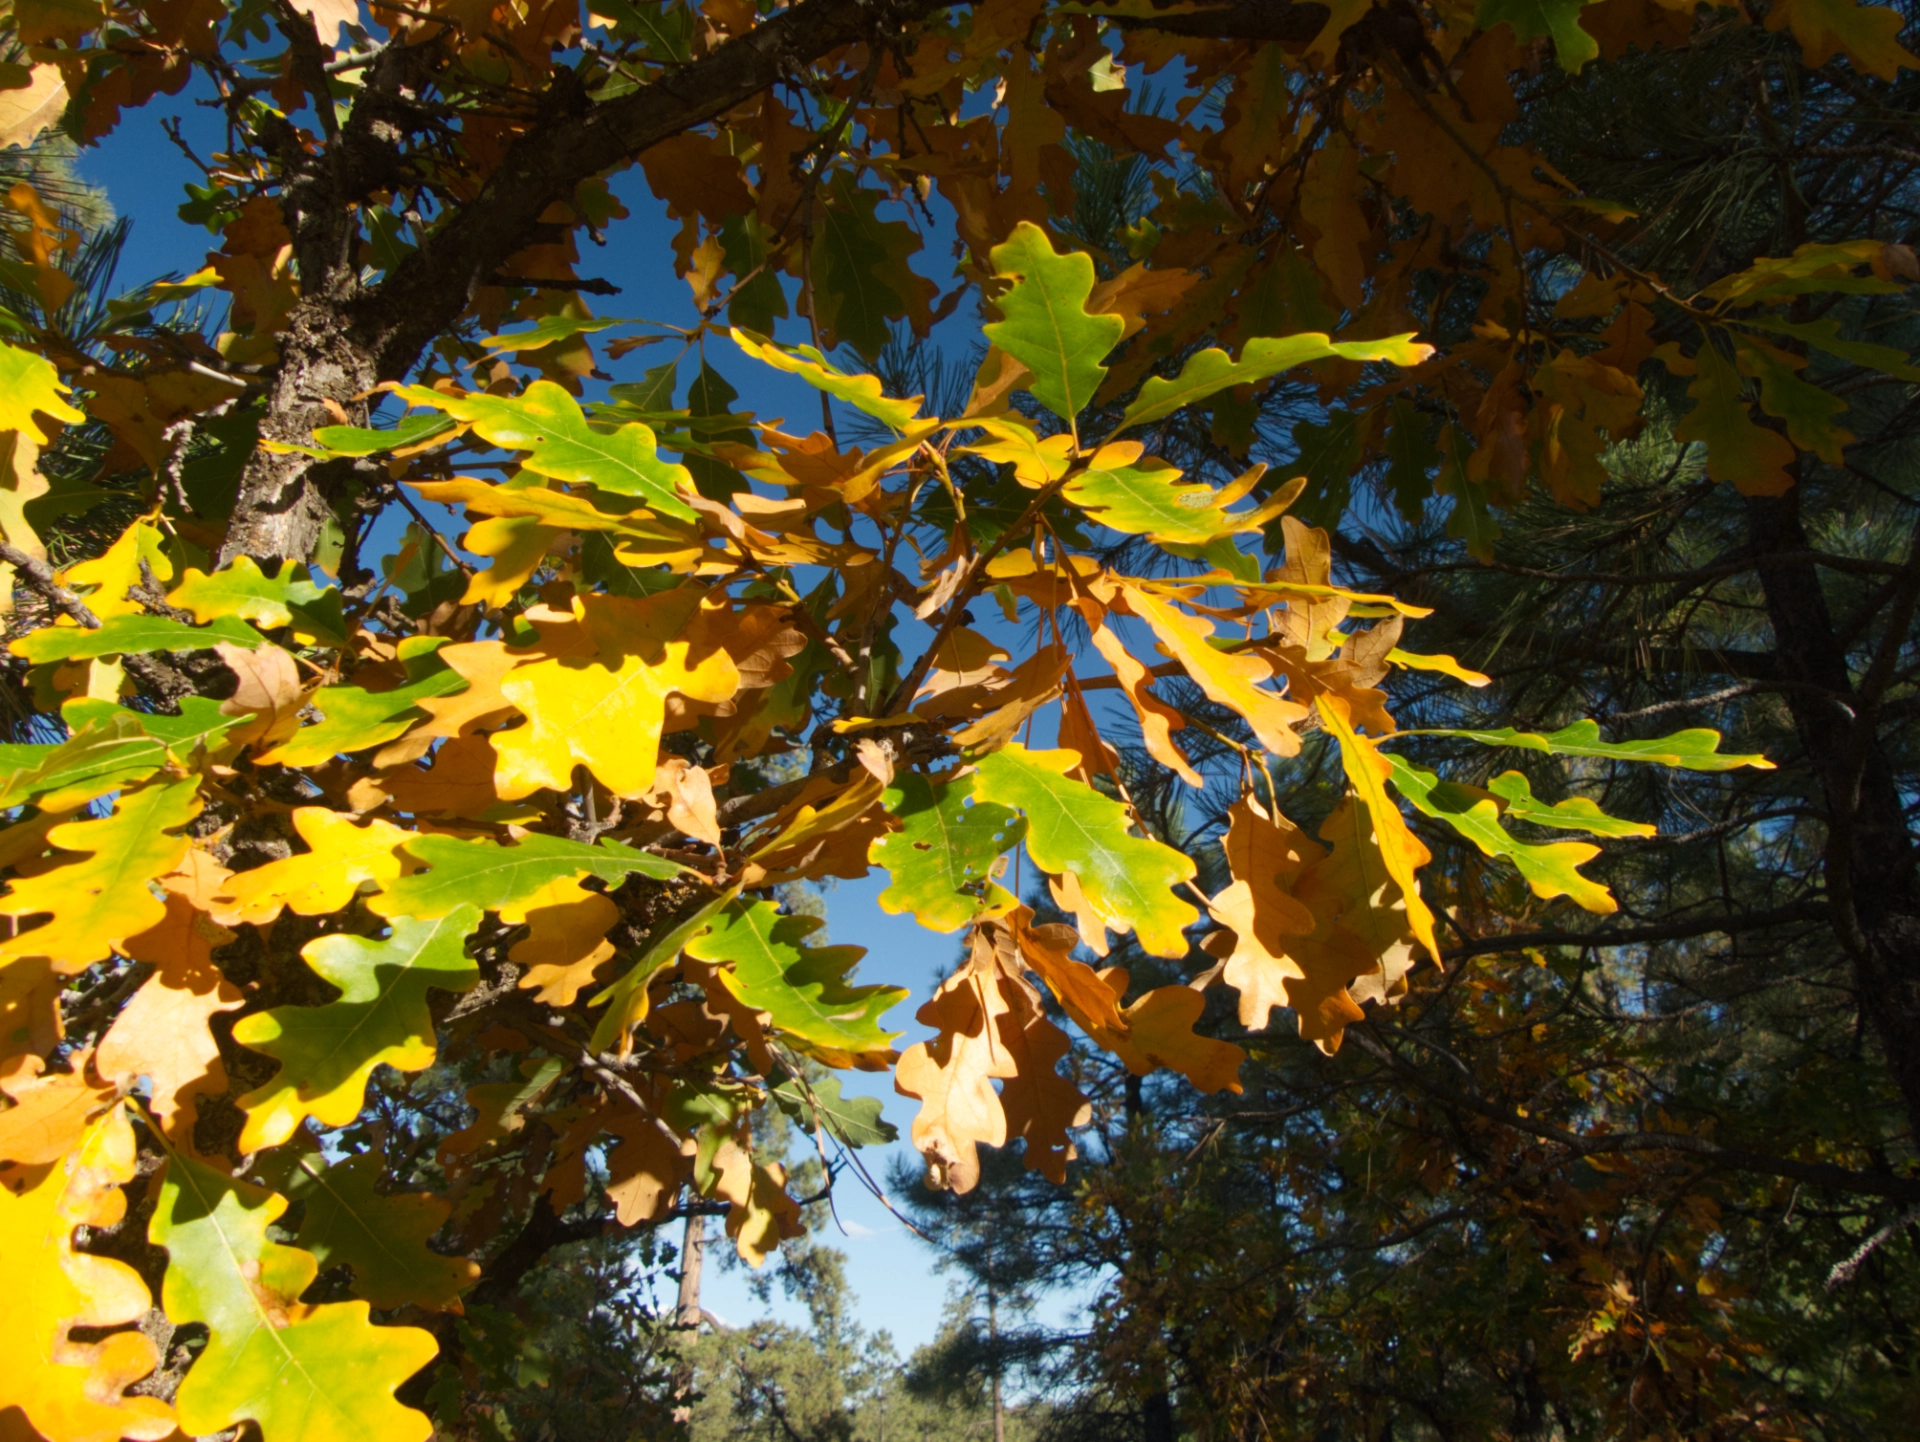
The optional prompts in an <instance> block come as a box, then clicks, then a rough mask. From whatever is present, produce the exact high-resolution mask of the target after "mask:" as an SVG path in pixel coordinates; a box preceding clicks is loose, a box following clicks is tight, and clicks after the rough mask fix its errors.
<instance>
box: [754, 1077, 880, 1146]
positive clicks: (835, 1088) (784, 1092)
mask: <svg viewBox="0 0 1920 1442" xmlns="http://www.w3.org/2000/svg"><path fill="white" fill-rule="evenodd" d="M809 1093H811V1096H809ZM771 1095H772V1097H773V1099H774V1101H775V1103H776V1104H778V1106H779V1108H780V1110H781V1111H783V1112H785V1113H786V1114H787V1115H788V1116H790V1117H792V1118H793V1119H794V1120H795V1121H796V1122H798V1123H800V1125H801V1126H803V1127H805V1128H806V1129H807V1130H808V1131H810V1132H813V1133H815V1134H816V1135H817V1134H818V1133H819V1131H820V1128H821V1125H822V1124H823V1123H824V1124H825V1126H826V1129H827V1130H828V1131H829V1132H831V1133H832V1134H833V1135H834V1136H836V1137H838V1138H839V1139H840V1140H841V1141H843V1142H845V1143H846V1144H847V1145H848V1146H850V1147H884V1146H886V1145H887V1144H888V1143H890V1142H896V1141H898V1140H899V1139H900V1131H899V1128H897V1127H895V1126H894V1124H893V1123H892V1122H890V1121H887V1120H885V1119H884V1118H882V1116H881V1115H880V1113H881V1106H880V1098H879V1097H846V1096H842V1095H841V1094H840V1078H839V1077H837V1076H818V1077H815V1078H813V1080H811V1081H810V1082H808V1083H807V1084H806V1085H805V1086H802V1085H801V1083H800V1081H799V1079H798V1078H796V1077H790V1076H789V1077H782V1078H781V1079H780V1080H779V1081H777V1082H775V1083H774V1085H773V1087H772V1088H771Z"/></svg>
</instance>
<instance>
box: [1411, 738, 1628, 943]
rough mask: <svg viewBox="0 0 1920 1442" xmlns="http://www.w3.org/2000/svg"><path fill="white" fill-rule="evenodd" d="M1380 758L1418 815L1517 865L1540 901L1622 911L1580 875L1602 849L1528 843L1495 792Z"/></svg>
mask: <svg viewBox="0 0 1920 1442" xmlns="http://www.w3.org/2000/svg"><path fill="white" fill-rule="evenodd" d="M1379 754H1381V755H1384V756H1385V757H1386V761H1387V764H1388V766H1390V767H1391V768H1392V779H1393V787H1394V790H1396V791H1398V792H1399V793H1400V794H1401V795H1402V796H1404V797H1406V798H1407V800H1409V801H1411V802H1412V803H1413V805H1414V808H1415V809H1416V810H1418V811H1420V812H1421V813H1423V814H1424V815H1427V816H1431V817H1433V818H1434V819H1435V820H1436V821H1444V822H1445V823H1446V824H1447V825H1448V826H1451V827H1452V828H1453V829H1454V830H1455V831H1457V832H1459V833H1460V835H1462V836H1464V837H1466V839H1467V840H1469V841H1471V842H1472V843H1473V844H1474V845H1475V846H1477V847H1479V848H1480V850H1481V851H1482V852H1484V853H1485V854H1486V855H1488V856H1496V857H1505V858H1506V859H1507V860H1508V861H1511V862H1512V863H1513V864H1514V866H1515V867H1516V868H1517V869H1518V870H1519V872H1520V874H1521V875H1522V876H1524V877H1525V878H1526V879H1527V884H1528V885H1529V886H1531V887H1532V888H1533V894H1534V895H1535V896H1538V897H1541V898H1543V899H1545V900H1549V901H1550V900H1552V899H1553V898H1554V897H1556V896H1565V897H1568V898H1570V899H1571V900H1572V901H1573V902H1574V904H1575V905H1577V906H1581V907H1584V908H1585V909H1586V910H1588V911H1594V912H1600V913H1606V912H1611V911H1617V910H1618V909H1619V907H1618V905H1617V904H1616V903H1615V901H1614V899H1613V894H1612V893H1611V892H1609V891H1608V890H1607V888H1606V887H1605V886H1603V885H1601V884H1600V883H1599V882H1597V881H1594V880H1592V879H1590V878H1588V877H1585V876H1582V875H1581V874H1580V870H1579V868H1580V867H1581V866H1582V865H1583V864H1585V863H1586V862H1588V861H1591V860H1592V859H1593V858H1594V857H1596V856H1598V855H1599V854H1600V848H1599V847H1597V846H1590V845H1588V844H1587V843H1586V842H1584V841H1553V842H1547V843H1545V844H1541V843H1538V842H1532V841H1522V840H1520V839H1519V838H1518V837H1516V836H1514V835H1513V834H1512V833H1511V832H1509V831H1508V830H1507V829H1506V828H1505V827H1503V826H1502V825H1501V824H1500V803H1499V802H1498V801H1496V800H1495V799H1494V797H1493V796H1492V795H1491V794H1490V793H1488V792H1485V791H1482V790H1480V788H1479V787H1477V786H1462V785H1460V784H1459V783H1457V782H1453V781H1442V780H1441V779H1440V778H1439V777H1438V776H1436V775H1435V774H1434V773H1433V772H1431V771H1425V770H1422V769H1421V768H1420V767H1418V766H1415V765H1413V764H1412V763H1411V762H1409V761H1408V760H1406V758H1405V757H1402V756H1395V755H1393V754H1392V753H1390V752H1382V753H1379ZM1543 809H1544V808H1543Z"/></svg>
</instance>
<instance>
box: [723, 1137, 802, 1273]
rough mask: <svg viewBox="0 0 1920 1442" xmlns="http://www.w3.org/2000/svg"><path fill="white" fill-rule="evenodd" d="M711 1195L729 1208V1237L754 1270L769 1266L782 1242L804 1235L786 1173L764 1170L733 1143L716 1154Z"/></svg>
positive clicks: (774, 1167) (774, 1165) (772, 1165)
mask: <svg viewBox="0 0 1920 1442" xmlns="http://www.w3.org/2000/svg"><path fill="white" fill-rule="evenodd" d="M713 1169H714V1171H715V1172H716V1173H717V1176H716V1178H715V1181H714V1186H713V1195H714V1196H715V1197H718V1198H719V1199H720V1200H722V1201H724V1202H726V1203H727V1235H728V1236H730V1237H732V1238H733V1244H734V1247H735V1248H736V1249H737V1250H738V1251H739V1253H740V1259H741V1260H742V1261H744V1262H745V1263H746V1264H747V1265H748V1266H750V1267H759V1266H762V1265H764V1264H765V1262H766V1260H767V1258H768V1257H769V1256H770V1255H772V1253H773V1252H774V1250H775V1249H776V1248H777V1247H779V1245H780V1243H781V1242H783V1241H785V1240H786V1239H787V1238H789V1237H798V1236H802V1235H804V1234H805V1232H806V1230H807V1228H806V1223H804V1222H802V1221H801V1220H800V1207H799V1204H798V1203H797V1202H795V1201H794V1200H793V1198H792V1197H790V1196H788V1195H787V1169H786V1168H785V1167H783V1166H781V1165H780V1163H778V1162H768V1163H766V1164H765V1165H762V1164H761V1163H759V1162H756V1161H755V1160H754V1159H753V1154H752V1153H751V1152H748V1151H746V1150H745V1149H743V1148H742V1147H740V1146H739V1145H738V1144H736V1143H735V1142H734V1141H733V1140H732V1139H731V1138H729V1139H728V1140H726V1141H723V1142H722V1143H720V1149H719V1150H718V1151H717V1152H715V1153H714V1157H713Z"/></svg>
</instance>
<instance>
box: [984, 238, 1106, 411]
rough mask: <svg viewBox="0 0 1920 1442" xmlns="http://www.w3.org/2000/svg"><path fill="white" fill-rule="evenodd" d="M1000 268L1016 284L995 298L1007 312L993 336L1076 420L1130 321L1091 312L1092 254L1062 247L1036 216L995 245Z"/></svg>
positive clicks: (1030, 385) (1041, 397) (1035, 392)
mask: <svg viewBox="0 0 1920 1442" xmlns="http://www.w3.org/2000/svg"><path fill="white" fill-rule="evenodd" d="M993 267H994V273H995V274H997V275H998V276H1000V277H1001V278H1002V279H1003V280H1011V281H1013V283H1014V284H1013V288H1012V289H1011V290H1009V291H1008V292H1007V293H1006V294H1005V295H1003V296H1001V297H1000V298H999V299H998V301H997V302H996V304H997V305H998V306H999V307H1000V314H1001V315H1002V316H1003V317H1004V319H1002V320H998V321H995V322H994V323H993V324H992V325H989V326H987V327H985V334H986V337H987V339H988V340H989V341H991V342H993V344H995V345H997V346H999V347H1000V349H1001V350H1003V351H1005V352H1006V353H1007V354H1008V355H1010V356H1012V357H1013V358H1014V359H1015V360H1017V361H1019V362H1020V364H1022V365H1023V366H1025V367H1026V368H1027V369H1028V370H1030V371H1032V372H1033V375H1032V378H1031V379H1030V380H1029V381H1028V382H1027V390H1028V391H1029V392H1030V393H1031V394H1032V396H1033V398H1034V399H1035V400H1037V401H1039V402H1040V404H1041V405H1043V406H1045V407H1046V408H1047V409H1048V410H1050V411H1052V412H1053V413H1054V414H1055V415H1056V416H1059V417H1060V419H1061V420H1063V421H1065V422H1066V423H1067V424H1068V425H1072V424H1073V423H1074V417H1075V416H1077V415H1079V414H1080V412H1081V411H1082V410H1083V409H1084V408H1085V407H1086V405H1087V403H1088V402H1089V401H1091V400H1092V399H1093V393H1094V392H1095V391H1097V390H1099V389H1100V382H1101V381H1102V380H1104V379H1106V374H1107V368H1106V366H1104V365H1103V364H1101V362H1102V361H1104V360H1105V359H1106V357H1107V353H1108V352H1109V351H1111V350H1112V349H1113V348H1114V347H1115V346H1116V345H1118V344H1120V337H1121V335H1122V334H1123V333H1125V331H1126V328H1127V324H1126V322H1125V321H1124V320H1122V319H1121V318H1120V317H1119V316H1117V315H1090V314H1088V312H1087V297H1088V296H1089V295H1091V294H1092V293H1093V277H1094V272H1093V258H1092V257H1091V256H1089V255H1087V254H1086V253H1085V252H1084V251H1069V252H1068V253H1067V254H1065V255H1061V254H1059V253H1058V252H1057V251H1055V250H1054V248H1053V243H1052V242H1051V241H1049V240H1048V239H1047V233H1046V232H1045V231H1043V230H1042V229H1040V227H1039V226H1037V225H1035V224H1033V222H1032V221H1027V220H1023V221H1021V222H1020V224H1019V225H1018V226H1016V227H1015V228H1014V232H1013V235H1012V237H1011V238H1010V239H1009V240H1007V241H1005V242H1004V243H1002V244H1000V245H996V246H995V247H994V248H993Z"/></svg>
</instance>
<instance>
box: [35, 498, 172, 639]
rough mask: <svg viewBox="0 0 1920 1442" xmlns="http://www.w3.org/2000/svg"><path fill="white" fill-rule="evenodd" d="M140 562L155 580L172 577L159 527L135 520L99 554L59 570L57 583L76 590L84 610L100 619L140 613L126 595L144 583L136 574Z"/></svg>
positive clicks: (138, 604)
mask: <svg viewBox="0 0 1920 1442" xmlns="http://www.w3.org/2000/svg"><path fill="white" fill-rule="evenodd" d="M142 561H144V562H146V564H147V566H148V568H149V569H150V570H152V572H153V575H154V579H155V580H157V581H170V580H172V579H173V562H171V561H169V560H168V559H167V553H166V551H165V550H164V549H163V539H162V537H161V535H160V531H159V529H158V528H157V527H155V526H152V525H150V524H148V523H147V522H146V521H135V522H134V523H133V524H132V525H131V526H128V527H127V529H126V530H124V531H122V532H121V533H120V538H119V539H118V540H117V541H115V542H114V543H113V544H112V545H111V546H109V547H107V549H106V550H104V551H102V552H101V553H100V554H99V555H97V556H95V557H93V558H92V559H91V560H87V561H81V562H79V563H78V564H76V565H72V566H69V567H67V569H66V570H64V571H62V572H61V573H60V584H61V585H63V586H66V587H67V588H68V589H69V590H73V591H77V592H79V593H80V595H81V598H82V599H83V600H85V601H86V603H87V609H88V610H89V611H91V612H93V614H94V615H96V616H98V617H99V618H100V619H101V620H102V621H109V620H112V619H113V618H114V617H115V616H139V615H144V614H145V613H146V608H145V607H144V606H142V605H141V604H140V602H138V601H136V600H133V599H132V598H131V597H129V596H128V595H127V592H128V590H130V589H132V588H134V587H144V586H145V585H146V578H145V577H144V576H142V575H141V573H140V563H141V562H142Z"/></svg>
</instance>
